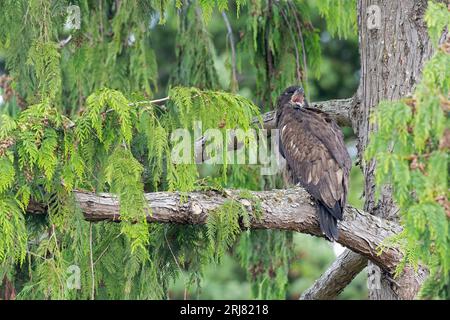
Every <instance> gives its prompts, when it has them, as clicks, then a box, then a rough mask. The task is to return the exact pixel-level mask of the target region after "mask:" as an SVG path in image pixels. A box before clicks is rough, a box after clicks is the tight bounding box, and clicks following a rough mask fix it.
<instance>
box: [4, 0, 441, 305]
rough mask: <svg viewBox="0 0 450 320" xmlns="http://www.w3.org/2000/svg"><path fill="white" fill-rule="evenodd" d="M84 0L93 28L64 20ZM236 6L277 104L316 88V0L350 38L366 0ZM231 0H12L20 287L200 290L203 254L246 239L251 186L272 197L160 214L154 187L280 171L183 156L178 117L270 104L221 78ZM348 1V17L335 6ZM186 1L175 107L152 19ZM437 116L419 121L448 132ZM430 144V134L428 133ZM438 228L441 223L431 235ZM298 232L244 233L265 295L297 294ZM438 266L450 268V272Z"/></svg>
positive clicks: (211, 121) (13, 218)
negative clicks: (175, 141)
mask: <svg viewBox="0 0 450 320" xmlns="http://www.w3.org/2000/svg"><path fill="white" fill-rule="evenodd" d="M71 4H75V5H78V6H79V7H80V9H81V29H79V30H76V29H68V28H65V27H64V25H65V22H66V19H67V14H66V8H67V7H68V6H69V5H71ZM231 7H233V8H236V12H237V14H238V15H239V16H240V17H242V18H243V19H245V25H246V29H245V30H244V32H243V33H242V39H240V40H239V43H238V45H237V51H238V59H239V56H240V54H248V55H250V56H252V57H254V59H253V65H252V66H250V67H251V68H253V70H254V71H255V73H256V75H257V77H256V81H257V95H258V96H259V97H261V100H262V101H263V103H264V109H270V108H272V107H273V102H274V100H275V98H276V95H277V93H278V92H279V91H280V90H281V89H283V88H284V87H286V86H287V85H290V84H292V83H299V82H303V84H304V86H306V85H307V79H308V77H311V76H315V77H319V76H320V71H321V69H320V43H319V31H318V30H317V29H315V28H314V27H313V26H312V24H311V23H310V21H309V13H310V12H311V11H312V10H316V9H318V10H319V12H320V14H321V15H323V16H324V17H325V18H326V19H327V23H328V29H329V31H330V32H331V33H333V34H336V35H338V36H343V37H346V36H348V35H350V34H351V33H353V32H354V31H355V21H356V1H354V0H350V1H345V2H342V1H334V0H327V1H324V2H320V4H318V5H317V8H316V7H315V6H311V2H309V1H306V0H305V1H263V0H256V1H253V0H252V1H246V0H239V1H235V2H233V5H232V6H230V8H231ZM434 8H435V9H436V7H434ZM215 10H216V11H218V12H222V11H225V12H229V11H230V9H229V2H228V1H226V0H217V1H209V0H208V1H206V0H198V1H183V0H175V1H169V0H164V1H144V0H138V1H132V0H123V1H113V0H100V1H98V2H96V3H94V2H93V1H89V0H75V1H70V2H69V1H68V0H63V1H54V0H19V1H16V0H14V1H13V0H4V1H2V3H1V5H0V48H1V50H2V51H3V52H4V53H5V56H6V67H7V71H8V74H9V75H10V76H11V78H12V82H11V88H12V89H13V90H14V96H13V99H11V100H10V101H6V104H7V105H8V108H5V109H4V110H6V112H5V113H3V114H1V115H0V279H2V280H3V279H8V281H11V282H12V283H13V284H14V286H15V288H16V290H17V292H18V298H41V299H42V298H44V299H89V298H91V299H101V298H107V299H124V298H125V299H161V298H167V292H168V288H169V285H170V283H171V282H172V281H173V280H174V279H176V278H177V277H180V276H181V277H185V284H186V287H191V286H194V287H199V284H200V280H201V275H202V270H203V267H204V266H205V265H206V264H208V263H220V258H221V256H222V255H223V253H224V252H225V251H226V250H229V249H230V247H231V246H233V244H234V243H235V241H236V240H237V239H238V238H239V234H240V231H241V230H240V228H239V230H238V225H239V221H241V220H243V221H244V227H245V226H246V221H247V223H248V219H250V216H249V215H248V212H247V210H244V208H243V207H242V203H241V202H240V200H241V199H246V200H249V201H250V202H251V203H252V207H253V208H256V210H255V211H254V212H253V217H254V218H257V217H258V209H257V208H258V203H257V201H256V200H255V199H248V195H246V194H245V192H243V193H242V194H241V195H240V199H231V200H230V201H228V202H226V203H225V205H224V206H223V207H222V208H220V209H219V210H218V211H217V212H215V213H213V214H212V215H211V217H210V219H209V220H208V224H207V226H206V227H201V226H183V227H180V226H173V225H161V224H147V222H146V219H145V215H146V214H148V213H151V212H150V210H149V208H147V207H146V201H145V199H144V192H151V191H156V190H178V191H184V192H187V191H192V190H195V189H204V188H207V189H219V190H220V189H221V188H223V187H230V186H237V187H240V188H242V186H250V187H252V188H261V185H263V183H264V181H261V179H260V178H259V177H255V176H256V175H255V168H254V167H252V166H232V165H229V164H228V163H227V162H226V161H225V163H224V164H222V165H221V166H219V168H218V174H217V175H215V176H214V177H213V178H212V179H200V174H199V167H198V166H197V165H195V164H174V163H173V161H171V156H172V154H171V149H172V148H171V147H172V146H171V141H170V136H171V134H172V133H173V132H174V131H175V130H176V129H177V128H186V129H189V130H190V131H193V127H192V121H194V120H197V121H202V124H203V129H208V128H217V127H218V126H219V125H220V127H221V128H222V129H223V131H224V132H225V130H226V129H228V128H243V129H248V128H250V127H251V119H252V118H253V116H254V115H256V114H258V113H259V110H258V108H257V107H256V106H255V105H254V104H253V103H252V102H251V101H248V100H247V99H245V98H243V97H241V96H239V95H235V94H230V93H227V92H225V91H220V90H221V89H228V88H221V87H220V84H219V82H218V81H217V71H216V70H215V67H214V65H213V57H214V48H213V45H212V42H211V38H210V35H209V33H208V32H207V29H206V26H207V24H208V21H210V20H211V19H212V15H213V14H214V11H215ZM337 11H338V12H340V13H341V14H339V15H336V14H333V13H334V12H337ZM174 12H176V15H177V19H178V21H177V22H178V27H179V31H178V38H177V47H176V54H177V64H176V66H175V68H174V70H173V73H172V75H171V84H172V87H171V88H170V90H169V93H168V94H169V96H170V101H169V102H168V103H167V104H166V105H165V106H164V107H162V106H159V105H156V104H154V103H152V102H151V101H150V99H151V98H152V97H153V96H154V95H155V92H157V90H158V88H157V79H158V67H157V63H156V57H155V53H154V50H153V48H154V46H156V45H158V44H157V43H153V41H152V37H151V30H153V29H152V28H153V27H154V24H155V23H160V24H164V23H165V22H166V19H167V17H168V13H174ZM343 12H345V13H346V14H345V15H344V14H342V13H343ZM438 12H441V11H439V10H437V9H436V12H435V13H438ZM344 16H345V17H349V19H342V18H343V17H344ZM429 16H430V17H432V16H434V14H430V15H429ZM436 16H438V15H437V14H436ZM439 16H440V17H441V18H440V20H437V19H436V20H433V19H432V18H429V23H430V26H431V27H432V29H431V30H434V34H432V37H433V39H435V38H436V34H437V32H438V31H436V30H439V28H440V27H442V23H441V22H439V21H442V15H441V14H440V13H439ZM444 18H445V17H444ZM149 20H150V23H149ZM433 26H434V27H433ZM281 30H288V34H287V35H284V34H283V35H282V34H281V32H280V31H281ZM286 36H288V37H289V39H291V40H292V41H286V38H285V37H286ZM194 37H195V38H196V39H197V41H192V39H193V38H194ZM62 40H68V42H67V43H66V41H62ZM440 59H442V60H445V59H444V58H442V57H441V58H440ZM445 61H446V60H445ZM445 61H441V62H442V63H444V62H445ZM238 67H242V66H240V62H239V61H238ZM433 72H434V71H433V68H432V67H430V71H429V73H430V82H433V81H435V80H436V79H442V78H435V77H434V76H433V74H434V73H433ZM447 78H448V76H447ZM444 79H445V78H444ZM433 83H434V82H433ZM424 90H425V89H424ZM447 90H448V86H447ZM422 99H425V98H423V96H422ZM434 103H436V101H434ZM435 109H436V110H437V109H438V108H437V107H435ZM418 110H419V109H418ZM436 112H438V111H436ZM423 117H427V113H426V112H424V113H423ZM419 120H420V121H419V122H421V121H422V120H423V122H424V123H426V119H425V120H424V119H422V118H420V119H419ZM430 121H431V120H430ZM422 125H423V124H422V123H418V124H417V126H418V127H419V126H422ZM428 125H429V124H425V127H422V128H421V129H418V130H422V131H423V132H425V133H426V134H428V135H429V136H430V137H431V138H432V137H435V136H434V135H435V134H436V132H435V131H433V130H431V129H429V127H428ZM427 128H428V129H427ZM439 132H440V133H442V132H441V131H439V130H438V133H439ZM437 136H438V135H436V137H437ZM419 142H420V141H419ZM422 143H425V145H427V139H425V140H423V141H422ZM424 148H425V147H424ZM423 150H425V149H421V151H423ZM189 156H190V157H192V156H193V154H190V155H189ZM439 156H440V157H441V156H442V155H439ZM224 159H226V157H225V158H224ZM430 165H431V164H430ZM436 172H437V171H436ZM440 178H442V176H441V177H440ZM440 181H441V180H440ZM263 187H264V186H263ZM269 187H270V186H269ZM75 189H80V190H92V191H95V192H113V193H115V194H116V195H117V198H118V200H119V203H120V212H121V216H122V220H123V221H122V222H121V223H120V224H111V223H95V224H90V223H88V222H86V221H84V219H83V215H82V213H81V212H80V210H79V208H77V206H76V203H75V201H74V198H73V195H72V191H73V190H75ZM399 189H401V188H399ZM403 190H404V188H403ZM400 192H404V191H400ZM31 199H33V200H34V201H38V202H40V203H43V204H45V205H46V206H47V207H48V214H47V215H45V216H39V215H34V214H27V207H28V204H29V202H30V200H31ZM436 217H438V215H437V214H436ZM414 227H417V226H416V225H415V226H414ZM412 228H413V227H411V230H412ZM406 230H408V229H406ZM417 230H419V231H417V232H423V228H422V229H420V228H419V229H417ZM414 232H416V231H414ZM435 233H436V232H434V231H433V232H430V234H431V238H430V239H431V240H430V241H433V239H434V238H433V237H434V236H435ZM291 237H292V234H290V233H285V232H279V231H258V232H250V231H248V230H247V231H245V232H244V233H243V235H242V236H241V237H240V242H239V244H238V246H237V248H236V251H237V253H238V255H239V256H240V258H241V262H242V265H243V266H244V267H245V268H246V270H247V271H248V278H249V279H250V280H251V281H252V291H253V294H254V297H257V298H284V296H285V287H286V283H287V271H288V263H289V255H290V254H289V252H290V250H289V245H290V242H291ZM410 238H411V237H410ZM411 239H413V238H411ZM427 239H428V238H427ZM441 240H442V239H441ZM411 252H412V251H411ZM433 252H434V251H433ZM438 252H440V251H439V250H438ZM439 254H442V252H440V253H439ZM447 254H448V253H447ZM438 256H439V255H438ZM261 257H265V258H264V259H261ZM433 257H434V255H433ZM408 261H409V260H408ZM427 262H430V263H431V262H432V261H431V259H430V260H429V261H428V260H427ZM74 266H76V267H78V268H79V271H80V274H79V275H80V288H79V290H72V289H73V288H72V287H71V286H70V282H69V281H68V280H69V278H70V276H71V275H72V271H71V270H73V267H74ZM434 270H437V273H435V275H436V276H438V275H440V273H439V272H441V271H440V270H441V269H434ZM445 270H448V269H445ZM186 274H187V276H186Z"/></svg>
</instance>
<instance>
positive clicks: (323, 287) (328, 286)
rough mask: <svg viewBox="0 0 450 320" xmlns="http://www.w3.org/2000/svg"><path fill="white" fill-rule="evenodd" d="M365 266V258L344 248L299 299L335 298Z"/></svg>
mask: <svg viewBox="0 0 450 320" xmlns="http://www.w3.org/2000/svg"><path fill="white" fill-rule="evenodd" d="M366 266H367V258H366V257H364V256H362V255H360V254H358V253H355V252H353V251H351V250H348V249H347V250H345V251H344V252H343V253H342V254H341V255H340V256H339V257H338V258H337V259H336V261H334V262H333V264H332V265H331V266H330V267H329V268H328V270H327V271H326V272H324V273H323V274H322V275H321V276H320V278H319V279H317V280H316V281H315V282H314V284H313V285H312V286H311V287H310V288H309V289H308V290H306V291H305V292H304V293H303V294H302V295H301V297H300V300H329V299H334V298H336V297H337V296H338V295H339V294H340V293H341V292H342V291H343V290H344V289H345V288H346V287H347V285H349V284H350V282H352V280H353V279H354V278H355V277H356V276H357V275H358V274H359V273H360V272H361V270H362V269H364V267H366Z"/></svg>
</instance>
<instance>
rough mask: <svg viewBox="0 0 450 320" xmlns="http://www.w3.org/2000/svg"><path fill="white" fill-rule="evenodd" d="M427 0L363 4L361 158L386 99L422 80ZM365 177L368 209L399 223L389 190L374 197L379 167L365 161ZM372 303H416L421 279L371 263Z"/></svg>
mask: <svg viewBox="0 0 450 320" xmlns="http://www.w3.org/2000/svg"><path fill="white" fill-rule="evenodd" d="M426 3H427V1H426V0H415V1H412V0H406V1H391V0H359V1H358V29H359V44H360V55H361V80H360V86H359V89H358V93H357V100H358V101H357V103H355V108H354V109H353V111H352V114H351V118H352V122H353V128H354V130H355V132H356V133H357V136H358V142H359V143H358V151H359V157H360V159H362V157H363V151H364V149H365V147H366V146H367V143H368V140H369V135H370V132H372V131H373V130H374V128H373V127H372V125H371V123H370V121H369V118H370V114H371V112H372V111H373V109H374V108H375V107H376V106H377V105H378V103H379V102H381V101H383V100H397V99H400V98H402V97H405V96H407V95H409V94H411V93H412V91H413V89H414V86H415V84H416V83H417V82H418V81H419V80H420V76H421V73H422V69H423V66H424V62H425V61H426V60H428V59H429V58H430V56H431V55H432V53H433V49H432V47H431V43H430V40H429V37H428V34H427V28H426V25H425V22H424V20H423V15H424V12H425V10H426ZM361 163H362V170H363V173H364V176H365V186H364V195H365V199H366V200H365V201H366V202H365V206H364V210H365V211H367V212H370V213H372V214H374V215H377V216H380V217H383V218H385V219H390V220H397V218H398V217H397V212H398V209H397V207H396V206H395V204H394V202H393V200H392V196H391V190H390V188H389V187H386V188H383V190H382V194H381V198H380V201H379V202H375V198H374V190H375V183H374V170H375V166H376V164H375V163H374V162H373V161H370V162H368V163H366V162H364V161H361ZM368 269H369V281H371V279H375V282H376V283H375V284H374V285H373V286H372V288H371V289H370V290H369V296H370V298H371V299H412V298H414V296H415V294H416V293H417V289H418V282H420V281H421V279H422V277H420V276H419V275H415V274H414V272H413V271H412V270H410V269H406V270H405V273H404V275H403V276H402V277H401V278H399V279H397V280H395V281H392V280H391V277H390V276H389V275H388V274H387V273H386V271H383V270H381V269H379V268H378V267H377V266H374V265H371V264H370V263H369V268H368Z"/></svg>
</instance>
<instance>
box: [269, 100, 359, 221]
mask: <svg viewBox="0 0 450 320" xmlns="http://www.w3.org/2000/svg"><path fill="white" fill-rule="evenodd" d="M278 128H279V129H280V148H281V152H282V154H283V156H284V157H285V159H286V162H287V164H288V166H289V168H290V170H291V174H292V177H293V178H294V183H298V182H299V183H300V184H301V185H302V186H303V187H304V188H305V189H306V190H307V191H308V192H309V193H310V194H311V195H312V196H313V197H314V198H315V199H317V200H319V201H321V202H322V203H323V204H324V205H326V206H327V207H328V208H330V209H331V211H330V212H332V214H333V216H335V218H337V219H342V209H343V208H344V206H345V203H346V199H347V191H348V175H349V171H350V168H351V159H350V156H349V155H348V152H347V149H346V147H345V144H344V138H343V134H342V132H341V130H340V129H339V127H338V126H337V124H336V123H335V122H334V121H333V120H332V119H331V118H329V117H328V116H327V115H326V114H325V113H323V112H321V111H319V110H315V109H310V108H302V109H294V108H292V107H289V108H285V110H284V112H283V115H282V118H281V119H279V122H278Z"/></svg>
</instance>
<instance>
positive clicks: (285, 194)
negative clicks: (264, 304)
mask: <svg viewBox="0 0 450 320" xmlns="http://www.w3.org/2000/svg"><path fill="white" fill-rule="evenodd" d="M252 194H253V195H254V196H255V197H256V198H255V199H258V201H260V202H261V208H262V212H263V215H262V218H261V219H260V220H256V219H252V221H251V227H252V228H259V229H279V230H292V231H297V232H301V233H308V234H311V235H315V236H320V237H321V236H323V235H322V233H321V231H320V228H319V223H318V220H317V217H316V213H315V212H316V208H315V206H314V204H313V201H312V200H311V198H310V196H309V194H308V193H307V192H306V191H305V190H304V189H302V188H294V189H287V190H273V191H260V192H252ZM75 197H76V200H77V202H78V204H79V206H80V208H81V210H82V211H83V213H84V216H85V218H86V220H88V221H102V220H109V221H120V215H119V202H118V200H117V198H116V197H114V196H112V195H110V194H100V195H96V194H94V193H88V192H80V191H77V192H75ZM146 198H147V200H148V204H149V207H150V208H151V214H149V215H148V218H147V219H148V221H149V222H165V223H179V224H204V223H205V222H206V219H207V216H208V213H210V212H211V211H213V210H215V209H217V208H218V207H219V206H220V205H222V204H223V203H224V202H225V201H226V200H227V199H236V200H238V201H241V202H242V204H244V205H245V206H246V207H247V208H248V210H249V211H251V210H252V203H251V202H250V201H249V200H246V199H240V198H239V191H234V190H229V191H225V192H224V193H218V192H214V191H207V192H192V193H188V194H186V195H185V198H184V199H182V194H181V193H178V192H173V193H171V192H155V193H149V194H146ZM44 209H45V208H43V207H42V206H39V205H36V204H33V205H31V206H30V209H29V211H33V212H43V210H44ZM344 217H345V219H344V221H342V222H340V223H339V230H340V236H339V240H338V242H339V243H340V244H342V245H344V246H346V247H347V248H350V249H351V250H352V251H354V252H357V253H360V254H361V255H363V256H365V257H367V258H369V259H370V260H372V261H374V262H375V263H376V264H378V265H379V266H380V267H382V268H383V269H384V270H386V271H388V272H392V271H394V269H395V267H396V265H397V264H398V263H399V261H400V259H401V253H400V251H399V250H397V249H395V248H386V249H385V250H384V251H383V252H382V253H381V254H378V253H379V252H378V247H379V246H380V244H381V243H382V242H383V240H384V239H386V238H387V237H389V236H392V235H394V234H397V233H398V232H400V231H401V227H400V226H399V225H398V224H396V223H394V222H390V221H387V220H384V219H381V218H378V217H376V216H372V215H370V214H368V213H365V212H362V211H360V210H358V209H355V208H352V207H348V208H346V209H345V214H344Z"/></svg>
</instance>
